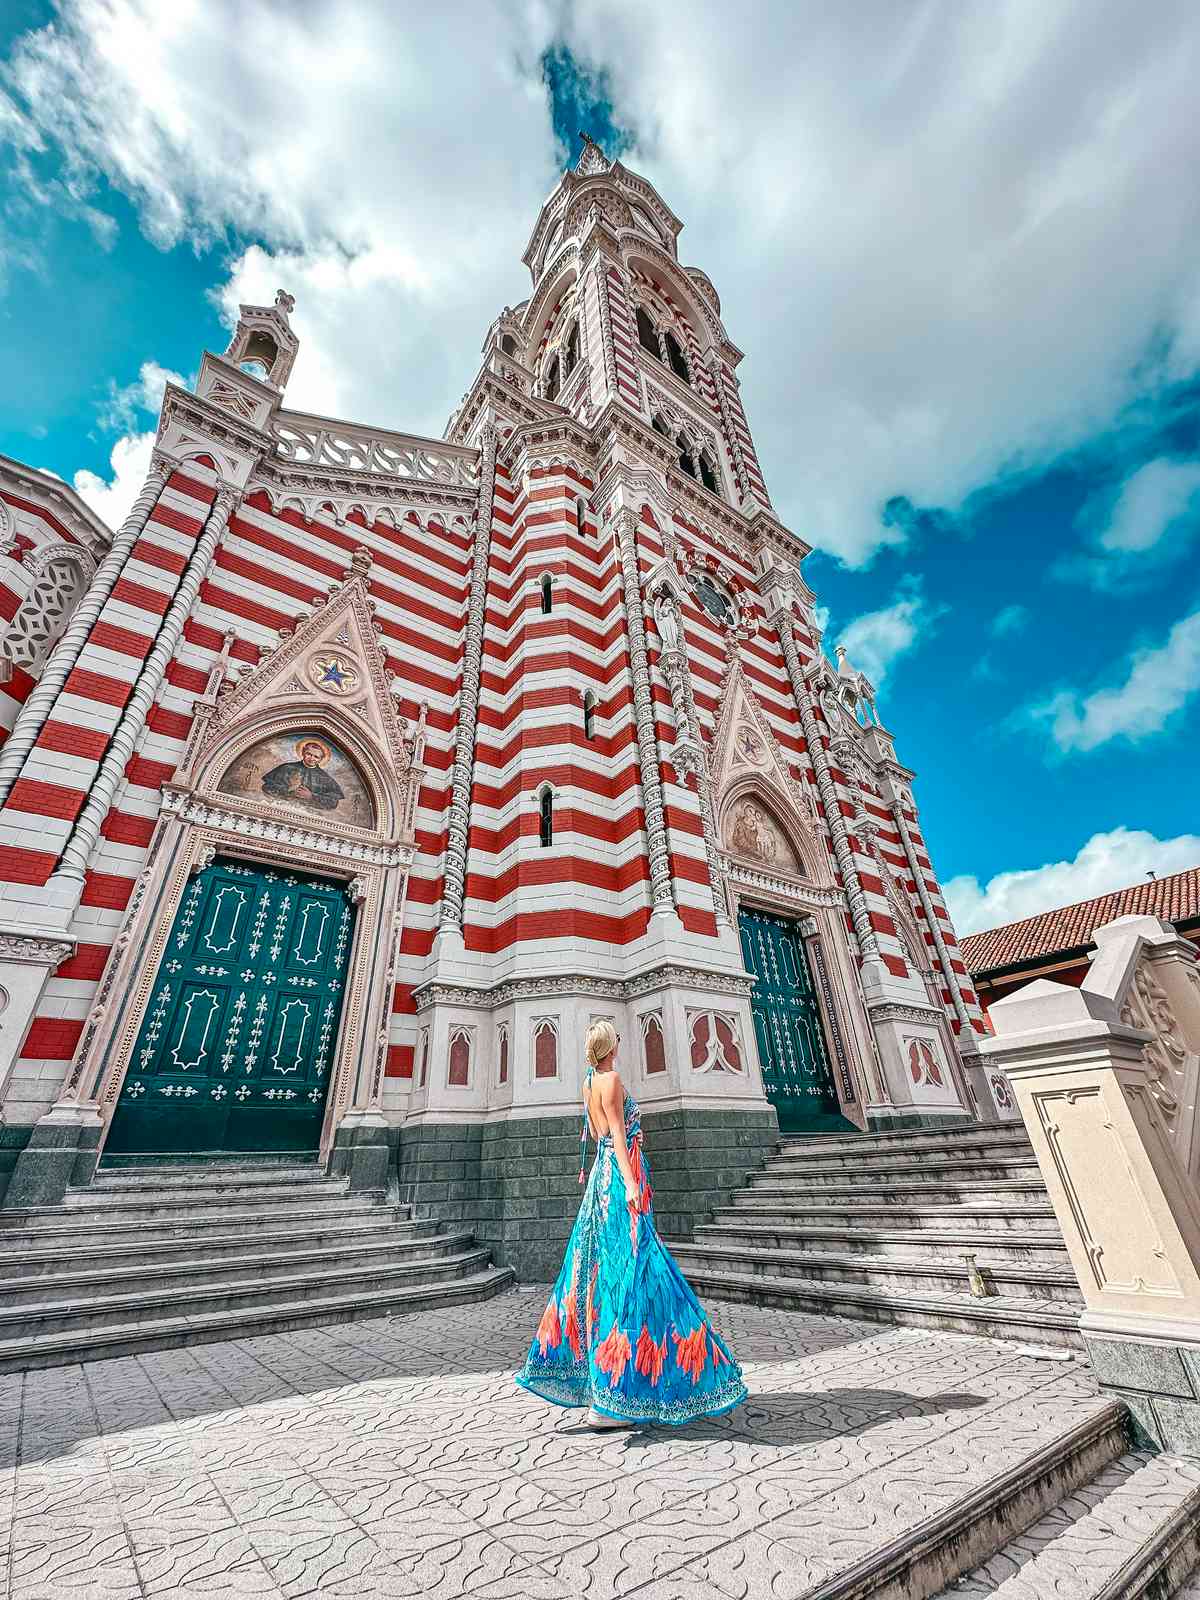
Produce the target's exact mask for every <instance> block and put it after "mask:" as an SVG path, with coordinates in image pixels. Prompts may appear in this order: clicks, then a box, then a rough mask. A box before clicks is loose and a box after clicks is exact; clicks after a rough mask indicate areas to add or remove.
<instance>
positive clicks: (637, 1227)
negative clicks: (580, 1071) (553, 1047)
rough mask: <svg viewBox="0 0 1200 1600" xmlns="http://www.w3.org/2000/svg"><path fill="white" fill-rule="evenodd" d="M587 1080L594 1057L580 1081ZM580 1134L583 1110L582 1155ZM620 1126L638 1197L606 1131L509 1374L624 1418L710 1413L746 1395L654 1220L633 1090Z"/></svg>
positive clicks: (687, 1418) (686, 1418) (671, 1419)
mask: <svg viewBox="0 0 1200 1600" xmlns="http://www.w3.org/2000/svg"><path fill="white" fill-rule="evenodd" d="M591 1080H592V1073H591V1069H590V1068H589V1070H588V1074H587V1078H586V1079H585V1093H586V1085H587V1084H590V1083H591ZM587 1137H588V1121H587V1115H586V1113H585V1114H584V1119H583V1132H582V1135H581V1142H582V1145H583V1153H584V1157H585V1160H586V1153H587ZM625 1137H626V1140H627V1141H628V1144H629V1156H630V1160H631V1162H632V1163H633V1171H634V1176H635V1177H636V1178H637V1181H638V1189H639V1204H638V1208H637V1210H636V1211H635V1210H634V1208H633V1207H632V1206H631V1205H629V1204H627V1202H626V1199H625V1184H624V1180H623V1179H622V1177H621V1169H620V1168H619V1167H618V1165H617V1157H616V1153H615V1151H614V1150H613V1142H612V1137H611V1135H609V1134H605V1135H604V1137H603V1138H602V1139H601V1140H600V1141H599V1143H598V1145H597V1149H596V1160H595V1162H594V1163H593V1166H592V1170H591V1175H590V1176H589V1178H588V1180H587V1188H586V1189H585V1190H584V1195H583V1203H582V1204H581V1205H580V1207H579V1215H578V1217H576V1219H575V1227H574V1228H573V1230H572V1232H571V1237H570V1240H569V1241H568V1243H567V1252H566V1255H565V1256H564V1258H563V1264H562V1268H561V1270H560V1272H559V1274H558V1279H557V1281H556V1283H555V1285H554V1288H553V1289H552V1291H551V1293H550V1299H549V1301H548V1302H547V1304H546V1309H545V1311H544V1312H543V1314H542V1320H541V1322H540V1323H539V1324H538V1329H537V1333H536V1334H535V1335H534V1339H533V1343H532V1344H531V1345H530V1347H529V1354H528V1355H527V1356H526V1358H525V1365H524V1366H523V1367H522V1368H521V1370H520V1372H518V1373H517V1374H516V1380H517V1382H518V1383H519V1384H520V1385H521V1387H522V1388H524V1389H529V1390H530V1391H532V1393H534V1394H537V1395H540V1396H541V1397H542V1399H544V1400H553V1401H554V1402H555V1403H556V1404H557V1405H560V1406H594V1407H595V1409H596V1410H597V1411H599V1412H602V1413H603V1414H604V1415H605V1416H609V1417H618V1418H621V1419H623V1420H625V1421H627V1422H667V1423H682V1422H691V1421H692V1420H693V1418H695V1417H711V1416H716V1415H718V1414H719V1413H720V1412H722V1411H729V1410H731V1409H732V1408H733V1407H734V1406H736V1405H740V1404H741V1402H742V1401H743V1400H744V1399H745V1398H746V1386H745V1384H744V1383H743V1382H742V1369H741V1368H740V1367H739V1366H738V1364H737V1362H736V1361H735V1360H734V1359H733V1356H732V1355H731V1354H730V1352H729V1350H728V1348H727V1347H726V1346H725V1344H724V1343H723V1342H722V1341H721V1339H720V1338H719V1337H718V1336H717V1334H716V1333H715V1332H714V1330H713V1327H712V1324H711V1323H710V1322H709V1320H708V1317H707V1316H706V1314H705V1312H704V1308H703V1307H702V1306H701V1304H700V1302H699V1301H698V1300H697V1299H696V1296H695V1295H694V1294H693V1293H692V1290H691V1287H690V1286H689V1284H688V1281H687V1279H686V1278H685V1277H684V1276H683V1274H682V1272H680V1270H679V1268H678V1267H677V1266H676V1265H675V1262H674V1260H673V1259H672V1257H671V1253H670V1251H669V1250H668V1249H667V1247H666V1246H665V1245H664V1244H663V1242H662V1240H661V1239H660V1238H659V1237H658V1234H657V1232H656V1231H655V1227H654V1214H653V1212H652V1211H651V1209H650V1198H651V1189H650V1175H649V1171H648V1169H647V1167H646V1160H645V1157H644V1155H643V1153H642V1119H641V1112H640V1110H639V1109H638V1103H637V1101H636V1100H635V1099H634V1098H633V1096H632V1095H631V1094H630V1093H629V1092H628V1090H626V1093H625ZM583 1179H584V1169H583V1166H581V1167H580V1170H579V1181H580V1183H582V1182H583Z"/></svg>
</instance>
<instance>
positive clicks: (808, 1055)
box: [738, 911, 854, 1133]
mask: <svg viewBox="0 0 1200 1600" xmlns="http://www.w3.org/2000/svg"><path fill="white" fill-rule="evenodd" d="M738 931H739V932H740V934H741V938H742V955H743V958H744V959H745V962H746V970H747V971H748V972H752V973H753V974H754V977H755V979H756V980H757V981H756V983H755V985H754V995H753V998H752V1000H751V1008H752V1010H753V1013H754V1032H755V1035H756V1036H757V1039H758V1059H759V1062H760V1063H761V1065H762V1074H763V1087H764V1088H765V1089H766V1092H767V1098H768V1100H770V1102H771V1104H772V1105H773V1106H774V1107H775V1110H776V1111H777V1112H778V1114H779V1127H780V1131H781V1132H783V1133H832V1132H835V1131H836V1132H846V1131H850V1132H853V1131H854V1125H853V1123H851V1122H849V1121H848V1120H847V1119H846V1118H845V1117H844V1116H843V1115H842V1113H841V1109H840V1107H839V1103H838V1097H837V1090H836V1088H835V1087H834V1082H833V1072H832V1070H831V1068H830V1065H829V1056H828V1054H827V1052H826V1048H825V1034H824V1030H823V1028H822V1026H821V1012H820V1008H819V1007H818V1004H817V996H816V991H815V989H814V988H813V981H812V973H811V972H810V971H809V966H808V957H807V955H806V954H805V950H804V941H803V939H801V937H800V935H799V932H798V931H797V928H796V924H795V923H794V922H789V921H788V920H787V919H786V918H784V917H775V916H771V915H770V913H769V912H766V911H743V912H741V913H740V915H739V916H738Z"/></svg>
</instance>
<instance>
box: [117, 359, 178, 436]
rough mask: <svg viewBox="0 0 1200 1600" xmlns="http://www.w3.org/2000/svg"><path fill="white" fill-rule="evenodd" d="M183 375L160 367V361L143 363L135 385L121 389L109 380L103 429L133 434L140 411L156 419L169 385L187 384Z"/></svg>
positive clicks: (128, 385)
mask: <svg viewBox="0 0 1200 1600" xmlns="http://www.w3.org/2000/svg"><path fill="white" fill-rule="evenodd" d="M185 382H186V380H185V379H184V377H183V376H182V374H180V373H178V372H172V371H171V370H170V369H169V368H168V367H160V366H159V364H158V362H157V361H143V362H142V364H141V367H140V368H139V369H138V375H137V377H136V378H135V379H134V380H133V382H132V383H127V384H125V385H123V386H122V387H118V385H117V383H116V380H115V379H113V378H110V379H109V380H108V398H107V399H106V400H105V401H104V403H103V405H102V406H101V407H100V425H101V427H103V428H111V429H113V430H116V429H117V428H123V429H125V430H126V431H131V430H132V429H133V428H134V426H135V424H136V422H137V418H138V413H139V412H140V411H148V412H150V414H151V415H152V416H157V415H158V412H159V410H160V408H161V406H162V401H163V394H164V393H165V391H166V387H167V385H168V383H176V384H184V383H185Z"/></svg>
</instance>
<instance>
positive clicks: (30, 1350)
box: [0, 1267, 513, 1373]
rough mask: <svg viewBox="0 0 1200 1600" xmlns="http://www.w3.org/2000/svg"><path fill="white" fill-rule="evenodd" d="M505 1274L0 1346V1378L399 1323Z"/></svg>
mask: <svg viewBox="0 0 1200 1600" xmlns="http://www.w3.org/2000/svg"><path fill="white" fill-rule="evenodd" d="M512 1283H513V1273H512V1270H511V1269H510V1268H508V1267H487V1268H485V1269H483V1270H482V1271H479V1272H474V1273H471V1274H469V1275H467V1276H465V1277H462V1278H459V1279H456V1280H455V1281H453V1282H451V1283H441V1284H434V1285H420V1284H413V1285H411V1286H410V1287H409V1288H407V1289H397V1288H391V1289H387V1290H385V1291H382V1292H378V1293H373V1294H368V1293H361V1292H356V1293H354V1294H350V1295H340V1296H330V1297H329V1298H327V1299H323V1300H312V1301H309V1302H307V1303H303V1302H301V1303H292V1304H288V1305H276V1306H272V1307H268V1308H259V1307H255V1306H243V1307H242V1308H241V1309H240V1310H238V1311H237V1312H222V1311H218V1312H214V1313H210V1314H208V1315H206V1316H190V1317H175V1318H170V1317H164V1318H162V1319H161V1320H159V1321H156V1322H152V1323H148V1324H146V1325H145V1326H143V1327H139V1326H136V1325H129V1324H126V1325H124V1326H122V1327H117V1328H110V1329H104V1330H100V1331H97V1332H92V1333H88V1334H86V1335H85V1336H84V1337H80V1335H79V1334H78V1333H77V1332H74V1331H67V1332H64V1333H60V1334H54V1335H50V1336H49V1337H47V1338H44V1339H40V1340H39V1339H29V1338H18V1339H6V1340H4V1341H0V1373H5V1372H20V1371H25V1370H31V1369H33V1368H38V1367H57V1366H63V1365H65V1364H67V1363H73V1362H77V1361H103V1360H106V1359H108V1358H110V1357H114V1356H127V1355H137V1354H139V1353H141V1352H144V1351H147V1350H171V1349H176V1348H178V1347H179V1346H181V1345H192V1344H211V1343H213V1342H214V1341H218V1340H222V1339H250V1338H255V1337H257V1336H258V1335H260V1334H264V1333H285V1332H287V1331H289V1330H290V1329H293V1328H312V1327H325V1326H328V1325H329V1324H330V1323H335V1322H357V1321H361V1320H363V1319H364V1318H369V1317H392V1316H400V1315H402V1314H403V1313H404V1312H407V1311H428V1310H430V1309H432V1308H436V1307H438V1306H453V1305H462V1304H469V1303H470V1302H472V1301H476V1300H485V1299H489V1298H490V1297H491V1296H492V1295H494V1294H499V1293H500V1292H501V1290H503V1289H507V1288H510V1287H511V1286H512Z"/></svg>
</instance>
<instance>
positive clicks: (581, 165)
mask: <svg viewBox="0 0 1200 1600" xmlns="http://www.w3.org/2000/svg"><path fill="white" fill-rule="evenodd" d="M579 137H580V138H581V139H582V140H583V149H582V150H581V151H580V152H579V160H578V161H577V162H576V163H575V171H576V172H578V173H579V174H580V175H581V176H582V177H585V178H586V177H588V176H589V174H591V173H593V172H607V171H608V170H609V168H610V167H611V166H612V162H611V161H610V160H609V159H608V157H607V156H606V155H605V154H604V151H603V150H601V148H600V146H599V145H598V144H597V143H596V141H595V140H594V139H593V138H592V136H591V134H590V133H585V132H584V131H583V129H582V128H581V129H580V130H579Z"/></svg>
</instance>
